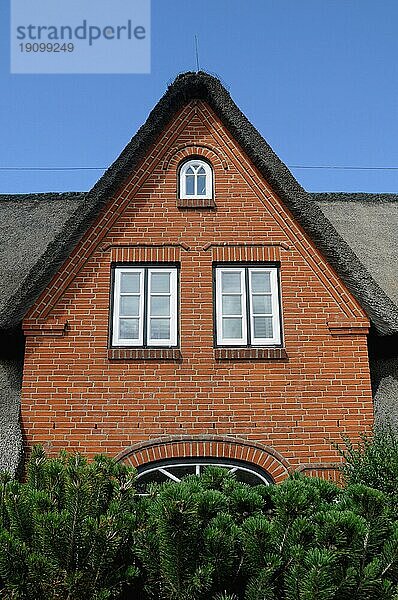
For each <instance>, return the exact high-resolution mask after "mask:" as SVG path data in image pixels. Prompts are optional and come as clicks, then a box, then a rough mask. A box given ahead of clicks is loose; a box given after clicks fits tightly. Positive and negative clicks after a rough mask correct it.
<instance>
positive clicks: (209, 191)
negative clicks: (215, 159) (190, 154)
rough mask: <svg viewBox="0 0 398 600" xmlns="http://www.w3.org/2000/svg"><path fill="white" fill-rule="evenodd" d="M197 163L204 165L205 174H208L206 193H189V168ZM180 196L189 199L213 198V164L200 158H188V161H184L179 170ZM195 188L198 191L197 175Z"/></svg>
mask: <svg viewBox="0 0 398 600" xmlns="http://www.w3.org/2000/svg"><path fill="white" fill-rule="evenodd" d="M195 165H200V166H201V167H203V169H204V171H205V176H206V191H205V193H204V194H197V193H194V194H188V193H187V186H186V182H187V170H188V169H189V168H190V167H194V166H195ZM179 184H180V185H179V196H180V198H182V199H184V200H185V199H189V198H195V199H196V198H198V199H202V200H208V199H210V198H213V169H212V168H211V166H210V165H209V163H208V162H206V161H204V160H200V159H192V160H187V161H186V162H184V163H183V164H182V165H181V167H180V172H179ZM195 188H196V191H197V176H196V177H195Z"/></svg>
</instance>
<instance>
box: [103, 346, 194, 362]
mask: <svg viewBox="0 0 398 600" xmlns="http://www.w3.org/2000/svg"><path fill="white" fill-rule="evenodd" d="M108 358H109V360H181V359H182V354H181V350H180V349H179V348H109V349H108Z"/></svg>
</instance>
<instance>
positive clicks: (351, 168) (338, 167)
mask: <svg viewBox="0 0 398 600" xmlns="http://www.w3.org/2000/svg"><path fill="white" fill-rule="evenodd" d="M287 166H288V167H289V169H334V170H340V171H398V167H354V166H349V165H287ZM107 168H108V167H0V171H106V170H107Z"/></svg>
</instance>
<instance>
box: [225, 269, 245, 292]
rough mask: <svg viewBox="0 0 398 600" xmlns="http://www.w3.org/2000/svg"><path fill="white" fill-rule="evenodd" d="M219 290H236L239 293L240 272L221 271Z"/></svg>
mask: <svg viewBox="0 0 398 600" xmlns="http://www.w3.org/2000/svg"><path fill="white" fill-rule="evenodd" d="M221 290H222V291H223V292H237V293H238V294H239V293H240V291H241V289H240V273H236V272H231V273H227V272H225V271H224V272H223V273H221Z"/></svg>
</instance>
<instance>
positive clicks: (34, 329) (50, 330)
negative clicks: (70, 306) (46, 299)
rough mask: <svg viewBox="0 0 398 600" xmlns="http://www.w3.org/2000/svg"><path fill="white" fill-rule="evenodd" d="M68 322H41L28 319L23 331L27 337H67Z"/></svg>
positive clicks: (24, 323)
mask: <svg viewBox="0 0 398 600" xmlns="http://www.w3.org/2000/svg"><path fill="white" fill-rule="evenodd" d="M67 328H68V321H39V320H35V319H28V320H26V321H24V322H23V324H22V329H23V332H24V334H25V335H26V336H34V335H40V336H47V337H61V336H63V335H65V332H66V330H67Z"/></svg>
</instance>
